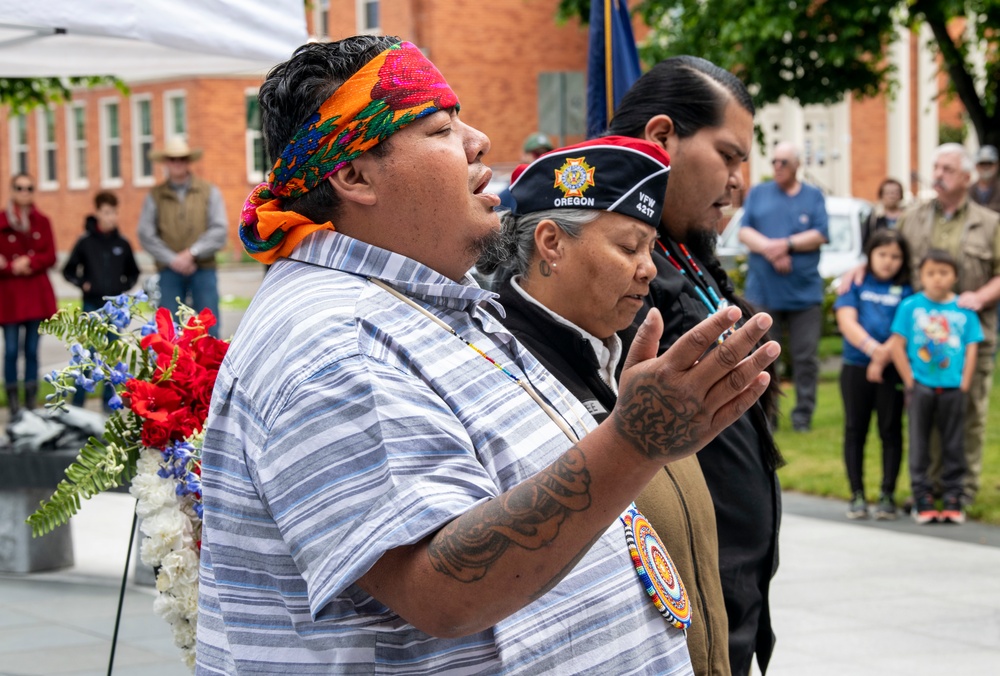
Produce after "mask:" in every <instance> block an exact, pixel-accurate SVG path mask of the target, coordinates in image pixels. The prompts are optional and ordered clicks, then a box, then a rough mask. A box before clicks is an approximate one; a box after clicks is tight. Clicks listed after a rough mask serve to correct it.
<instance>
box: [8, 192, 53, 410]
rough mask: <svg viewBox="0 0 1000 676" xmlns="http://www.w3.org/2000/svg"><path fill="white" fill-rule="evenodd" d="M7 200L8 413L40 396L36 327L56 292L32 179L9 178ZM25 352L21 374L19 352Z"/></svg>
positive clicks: (48, 229)
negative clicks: (22, 389)
mask: <svg viewBox="0 0 1000 676" xmlns="http://www.w3.org/2000/svg"><path fill="white" fill-rule="evenodd" d="M10 187H11V199H10V202H9V203H8V205H7V209H6V210H5V211H3V212H2V213H0V324H3V340H4V372H3V377H4V389H5V390H6V393H7V407H8V408H9V409H10V414H11V417H13V416H14V415H16V414H17V412H18V410H20V407H21V404H20V398H19V390H20V387H19V382H23V383H24V406H25V408H29V409H31V408H34V407H35V400H36V399H37V397H38V327H39V325H40V324H41V322H42V320H43V319H48V318H49V317H51V316H52V315H53V314H55V312H56V296H55V293H54V292H53V291H52V284H51V283H50V282H49V276H48V269H49V268H51V267H52V266H53V265H55V264H56V248H55V243H54V242H53V239H52V224H51V223H50V222H49V219H48V217H47V216H45V215H44V214H42V212H40V211H39V210H38V209H37V208H36V207H35V182H34V181H33V180H32V178H31V176H29V175H28V174H24V173H21V174H16V175H15V176H14V177H13V178H12V179H11V180H10ZM22 353H23V354H24V378H23V381H22V379H21V378H20V377H19V376H18V371H17V362H18V357H19V356H20V355H21V354H22Z"/></svg>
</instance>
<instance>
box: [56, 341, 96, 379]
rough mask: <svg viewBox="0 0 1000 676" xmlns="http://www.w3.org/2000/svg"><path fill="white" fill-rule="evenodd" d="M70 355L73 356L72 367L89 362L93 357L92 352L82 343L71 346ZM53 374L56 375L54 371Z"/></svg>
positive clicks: (71, 359)
mask: <svg viewBox="0 0 1000 676" xmlns="http://www.w3.org/2000/svg"><path fill="white" fill-rule="evenodd" d="M69 353H70V354H71V355H72V357H70V360H69V363H70V365H72V366H76V365H77V364H80V363H82V362H84V361H89V360H90V357H91V355H90V350H88V349H87V348H85V347H84V346H83V345H81V344H80V343H73V344H72V345H70V347H69ZM53 373H55V371H53Z"/></svg>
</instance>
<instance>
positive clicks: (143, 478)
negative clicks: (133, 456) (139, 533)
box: [129, 474, 177, 519]
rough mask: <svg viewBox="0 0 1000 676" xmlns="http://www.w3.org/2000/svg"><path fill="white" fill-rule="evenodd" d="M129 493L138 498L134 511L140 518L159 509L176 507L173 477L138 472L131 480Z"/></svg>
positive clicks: (145, 517) (173, 508)
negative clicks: (167, 477)
mask: <svg viewBox="0 0 1000 676" xmlns="http://www.w3.org/2000/svg"><path fill="white" fill-rule="evenodd" d="M129 493H131V494H132V495H133V497H135V498H136V500H138V504H136V507H135V511H136V513H137V514H138V515H139V518H140V519H148V518H150V517H151V516H152V515H153V514H155V513H156V512H157V511H159V510H161V509H170V510H175V509H177V493H176V490H175V483H174V480H173V479H164V478H163V477H159V476H157V475H156V474H152V475H149V474H139V475H136V477H135V478H134V479H133V480H132V486H131V487H130V488H129Z"/></svg>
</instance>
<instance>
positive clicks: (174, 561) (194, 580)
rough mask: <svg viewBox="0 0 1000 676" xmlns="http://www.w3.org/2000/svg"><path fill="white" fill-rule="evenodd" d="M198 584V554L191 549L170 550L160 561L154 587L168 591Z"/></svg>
mask: <svg viewBox="0 0 1000 676" xmlns="http://www.w3.org/2000/svg"><path fill="white" fill-rule="evenodd" d="M197 584H198V554H196V553H195V551H194V550H193V549H188V548H186V547H185V548H184V549H179V550H175V551H172V552H170V553H169V554H167V555H166V556H164V557H163V560H162V561H160V572H159V575H157V576H156V589H157V590H158V591H161V592H165V591H170V590H171V589H174V588H180V587H182V586H186V587H190V586H192V585H197Z"/></svg>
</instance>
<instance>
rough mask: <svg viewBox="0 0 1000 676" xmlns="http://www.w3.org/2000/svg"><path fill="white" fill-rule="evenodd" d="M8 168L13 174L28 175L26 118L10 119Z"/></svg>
mask: <svg viewBox="0 0 1000 676" xmlns="http://www.w3.org/2000/svg"><path fill="white" fill-rule="evenodd" d="M10 168H11V171H12V172H13V173H15V174H27V173H28V117H27V115H15V116H13V117H11V118H10Z"/></svg>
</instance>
